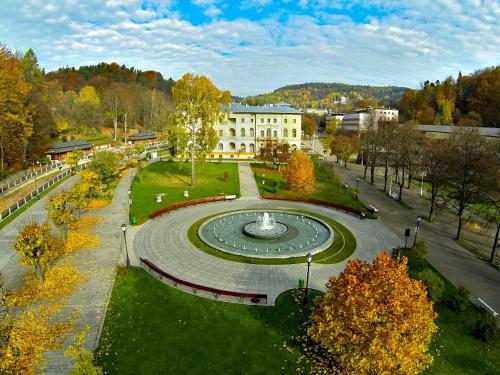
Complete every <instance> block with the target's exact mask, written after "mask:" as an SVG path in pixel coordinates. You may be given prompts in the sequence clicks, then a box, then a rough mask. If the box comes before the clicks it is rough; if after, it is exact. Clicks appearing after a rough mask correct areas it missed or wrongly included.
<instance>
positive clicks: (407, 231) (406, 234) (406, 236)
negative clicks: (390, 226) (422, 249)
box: [405, 228, 411, 249]
mask: <svg viewBox="0 0 500 375" xmlns="http://www.w3.org/2000/svg"><path fill="white" fill-rule="evenodd" d="M410 233H411V229H410V228H406V229H405V249H406V248H407V246H406V245H408V237H410Z"/></svg>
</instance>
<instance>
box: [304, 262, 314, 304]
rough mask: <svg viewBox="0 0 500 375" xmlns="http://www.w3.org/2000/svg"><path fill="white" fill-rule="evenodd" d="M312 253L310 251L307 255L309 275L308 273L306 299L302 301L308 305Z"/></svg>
mask: <svg viewBox="0 0 500 375" xmlns="http://www.w3.org/2000/svg"><path fill="white" fill-rule="evenodd" d="M312 259H313V257H312V255H311V253H308V254H307V256H306V260H307V275H306V293H305V294H304V300H303V301H302V304H303V305H304V306H305V305H307V294H308V292H309V273H310V272H309V270H310V268H311V262H312Z"/></svg>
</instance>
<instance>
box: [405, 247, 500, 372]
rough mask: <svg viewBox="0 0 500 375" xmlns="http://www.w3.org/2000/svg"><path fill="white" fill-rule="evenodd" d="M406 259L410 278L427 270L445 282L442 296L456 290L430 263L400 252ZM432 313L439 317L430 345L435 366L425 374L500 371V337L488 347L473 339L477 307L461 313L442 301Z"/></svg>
mask: <svg viewBox="0 0 500 375" xmlns="http://www.w3.org/2000/svg"><path fill="white" fill-rule="evenodd" d="M403 255H406V256H408V258H409V267H410V276H412V277H415V275H416V273H418V272H420V271H422V270H424V269H426V268H429V269H431V270H432V271H433V272H435V273H436V274H437V275H439V276H440V277H441V278H442V280H443V281H444V283H445V288H446V290H445V293H444V295H446V294H450V293H452V292H453V290H454V289H456V288H455V287H454V286H453V285H452V284H451V283H450V282H449V281H448V280H447V279H446V278H444V277H443V276H442V275H441V274H440V273H439V272H438V271H437V270H436V269H435V268H434V267H432V266H431V265H430V264H429V263H427V262H423V264H422V263H419V262H417V261H416V259H414V257H413V256H412V255H411V254H410V253H409V250H403ZM434 310H435V311H436V312H437V313H438V314H439V315H438V318H437V320H436V324H437V326H438V328H439V331H438V333H437V334H436V335H435V336H434V340H433V343H432V345H431V349H430V351H431V354H432V355H433V356H434V364H433V365H432V367H431V368H430V369H429V370H427V371H426V372H425V373H426V374H436V375H448V374H450V375H452V374H453V375H459V374H464V375H465V374H479V373H480V374H491V375H493V374H498V369H499V368H500V356H499V355H498V353H500V337H499V336H498V335H497V338H496V340H495V341H494V342H493V343H491V344H486V343H484V342H482V341H480V340H478V339H476V338H475V337H473V336H472V329H473V322H474V321H475V319H476V316H477V308H476V307H475V306H474V305H473V304H472V303H469V304H468V306H467V309H466V310H465V311H464V312H458V311H453V310H451V309H450V308H449V307H448V306H447V305H446V304H445V303H444V302H438V303H437V304H436V305H435V307H434Z"/></svg>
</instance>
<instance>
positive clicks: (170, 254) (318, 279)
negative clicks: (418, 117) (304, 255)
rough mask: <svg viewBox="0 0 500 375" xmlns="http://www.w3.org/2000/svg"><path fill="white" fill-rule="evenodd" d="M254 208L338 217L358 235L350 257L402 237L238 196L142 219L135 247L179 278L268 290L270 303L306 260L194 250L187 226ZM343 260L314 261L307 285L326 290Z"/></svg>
mask: <svg viewBox="0 0 500 375" xmlns="http://www.w3.org/2000/svg"><path fill="white" fill-rule="evenodd" d="M255 208H257V209H259V208H260V209H262V208H269V209H299V210H306V211H310V212H313V213H317V214H320V215H323V216H326V217H329V218H331V219H333V220H337V221H338V222H340V223H342V224H343V225H344V226H345V227H346V228H348V229H349V230H350V231H351V232H352V233H353V235H354V236H355V237H356V241H357V247H356V251H355V252H354V254H353V255H352V256H351V258H359V259H362V260H365V261H372V260H373V258H374V257H375V255H376V254H377V253H378V252H380V251H381V250H384V249H392V248H393V247H395V246H398V245H401V240H400V239H398V238H397V237H396V236H395V235H394V234H393V233H392V232H391V231H390V230H389V229H387V228H386V227H385V226H384V225H383V224H381V223H380V222H379V221H376V220H360V219H358V218H356V217H354V216H351V215H348V214H345V213H342V212H339V211H335V210H332V209H329V208H326V207H321V206H315V205H310V204H306V203H297V202H284V201H271V200H269V201H268V200H237V201H231V202H220V203H209V204H204V205H200V206H193V207H188V208H184V209H181V210H177V211H175V212H172V213H170V214H167V215H163V216H161V217H159V218H157V219H155V220H150V221H148V222H146V223H145V224H143V225H142V226H141V227H140V228H137V230H136V231H134V232H135V235H134V239H133V249H134V253H135V255H136V256H137V257H142V258H147V259H149V260H150V261H152V262H153V263H154V264H156V265H157V266H158V267H160V268H161V269H163V270H164V271H166V272H168V273H169V274H171V275H173V276H176V277H178V278H180V279H183V280H186V281H190V282H192V283H196V284H201V285H205V286H209V287H213V288H219V289H224V290H231V291H237V292H249V293H253V292H255V293H265V294H268V303H269V304H274V301H275V299H276V297H277V296H278V295H279V294H281V293H282V292H284V291H285V290H288V289H292V288H296V287H297V286H298V279H299V278H300V277H304V276H305V273H306V266H305V265H304V264H291V265H254V264H246V263H239V262H231V261H228V260H224V259H221V258H217V257H214V256H211V255H209V254H206V253H204V252H203V251H201V250H198V249H197V248H196V247H195V246H194V245H193V244H192V243H191V242H190V241H189V239H188V237H187V232H188V229H189V227H190V226H191V225H192V224H193V223H194V222H196V221H197V220H199V219H202V218H204V217H206V216H209V215H212V214H217V213H221V212H225V211H232V210H240V209H255ZM346 263H347V260H344V261H342V262H341V263H337V264H314V263H313V264H312V266H311V277H310V281H309V286H310V287H311V288H314V289H318V290H325V289H326V288H325V284H326V282H327V281H328V278H329V276H330V275H331V274H333V273H335V274H338V273H339V272H340V271H342V270H343V269H344V267H345V264H346Z"/></svg>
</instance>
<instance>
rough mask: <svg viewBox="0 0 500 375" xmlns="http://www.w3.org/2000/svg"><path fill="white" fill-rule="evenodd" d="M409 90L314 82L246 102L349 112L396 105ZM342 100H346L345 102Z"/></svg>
mask: <svg viewBox="0 0 500 375" xmlns="http://www.w3.org/2000/svg"><path fill="white" fill-rule="evenodd" d="M405 90H406V88H405V87H397V86H368V85H349V84H346V83H323V82H311V83H302V84H297V85H289V86H284V87H281V88H279V89H277V90H275V91H273V92H271V93H267V94H262V95H256V96H250V97H247V98H244V99H243V100H242V101H243V102H244V103H246V104H253V105H261V104H264V103H278V102H281V101H285V102H287V103H290V104H292V105H294V106H296V107H300V108H329V109H332V110H349V109H350V108H351V107H354V106H356V105H357V103H358V102H362V103H359V104H361V105H363V104H368V105H390V104H391V103H394V102H396V101H397V100H398V99H399V98H400V97H401V95H403V92H404V91H405ZM342 97H344V98H345V100H342Z"/></svg>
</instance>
